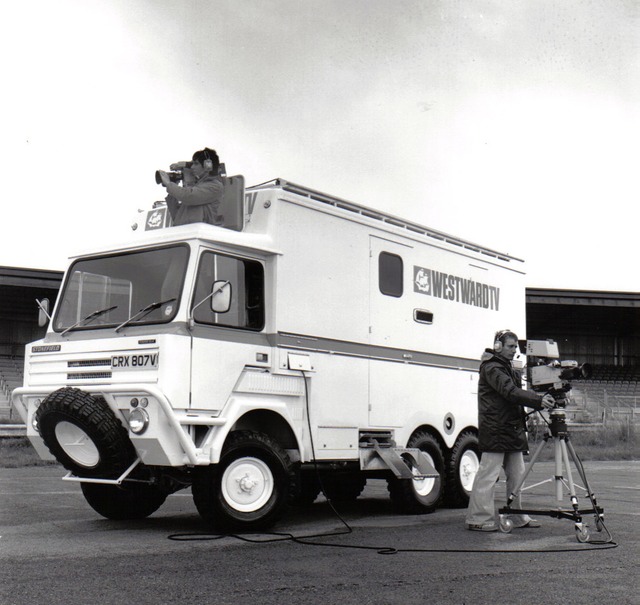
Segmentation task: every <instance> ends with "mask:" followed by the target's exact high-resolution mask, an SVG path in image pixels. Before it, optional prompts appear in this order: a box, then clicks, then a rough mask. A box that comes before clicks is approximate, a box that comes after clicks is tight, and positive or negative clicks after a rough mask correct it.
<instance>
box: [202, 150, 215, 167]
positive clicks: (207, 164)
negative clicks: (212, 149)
mask: <svg viewBox="0 0 640 605" xmlns="http://www.w3.org/2000/svg"><path fill="white" fill-rule="evenodd" d="M203 154H204V157H205V158H206V159H205V161H204V162H202V167H203V168H204V169H205V170H209V171H211V170H213V161H212V160H211V158H210V156H209V152H208V151H207V150H206V149H205V150H203Z"/></svg>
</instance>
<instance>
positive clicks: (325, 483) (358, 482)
mask: <svg viewBox="0 0 640 605" xmlns="http://www.w3.org/2000/svg"><path fill="white" fill-rule="evenodd" d="M366 484H367V478H366V477H365V476H364V475H360V474H350V475H335V476H326V477H323V479H322V487H324V492H325V495H326V496H327V498H328V499H329V500H331V501H332V502H352V501H353V500H356V499H357V498H358V496H359V495H360V494H361V493H362V490H363V489H364V487H365V485H366Z"/></svg>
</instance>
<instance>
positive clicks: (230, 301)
mask: <svg viewBox="0 0 640 605" xmlns="http://www.w3.org/2000/svg"><path fill="white" fill-rule="evenodd" d="M192 308H193V309H194V311H193V317H194V319H195V321H196V322H197V323H201V324H211V325H218V326H227V327H231V328H241V329H245V330H262V328H264V315H265V314H264V268H263V266H262V264H261V263H259V262H258V261H254V260H248V259H242V258H234V257H232V256H226V255H222V254H215V253H214V252H204V253H203V254H202V257H201V258H200V264H199V266H198V278H197V281H196V292H195V296H194V297H193V302H192Z"/></svg>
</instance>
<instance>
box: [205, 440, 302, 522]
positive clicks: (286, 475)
mask: <svg viewBox="0 0 640 605" xmlns="http://www.w3.org/2000/svg"><path fill="white" fill-rule="evenodd" d="M293 477H294V473H293V470H292V465H291V461H290V460H289V456H288V455H287V453H286V452H285V451H284V450H283V449H282V448H281V447H280V445H279V444H278V443H277V442H276V441H274V440H273V439H271V438H270V437H269V436H268V435H264V434H262V433H256V432H253V431H237V432H235V433H231V434H230V435H229V437H228V439H227V442H226V443H225V445H224V447H223V449H222V454H221V457H220V462H219V463H218V464H216V465H213V466H210V467H206V468H197V469H196V472H195V475H194V480H193V485H192V492H193V500H194V502H195V505H196V508H197V509H198V512H199V513H200V515H202V517H203V518H204V519H205V520H207V521H208V522H210V523H211V524H213V525H214V526H215V527H217V528H219V529H223V530H255V529H264V528H266V527H269V526H270V525H272V524H273V523H275V522H276V521H277V520H278V519H279V518H280V517H281V516H282V514H283V513H284V511H285V509H286V507H287V504H288V502H289V500H290V495H291V494H292V493H294V492H293V483H294V481H293Z"/></svg>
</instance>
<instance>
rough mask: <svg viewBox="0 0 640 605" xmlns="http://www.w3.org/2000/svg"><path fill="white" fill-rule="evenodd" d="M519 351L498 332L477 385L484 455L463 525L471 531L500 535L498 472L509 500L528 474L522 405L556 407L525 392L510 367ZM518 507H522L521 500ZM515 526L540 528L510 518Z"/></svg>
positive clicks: (525, 517) (515, 341)
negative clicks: (503, 478)
mask: <svg viewBox="0 0 640 605" xmlns="http://www.w3.org/2000/svg"><path fill="white" fill-rule="evenodd" d="M517 351H518V337H517V336H516V335H515V334H514V333H513V332H511V331H509V330H503V331H501V332H498V333H497V334H496V336H495V342H494V345H493V350H492V349H486V350H485V352H484V353H483V355H482V361H481V363H480V379H479V381H478V432H479V447H480V451H481V452H482V458H481V460H480V468H479V469H478V473H477V474H476V478H475V481H474V483H473V490H472V492H471V498H470V499H469V507H468V509H467V517H466V522H465V526H466V528H467V529H470V530H473V531H487V532H491V531H497V530H498V525H497V523H496V513H495V508H494V502H493V494H494V487H495V484H496V481H497V480H498V477H499V476H500V470H501V469H502V468H504V472H505V474H506V477H507V497H508V496H509V495H510V494H511V493H512V491H513V489H514V488H515V486H516V485H517V484H518V481H519V480H520V478H521V477H522V476H523V474H524V472H525V466H524V459H523V454H522V453H523V452H526V451H527V450H528V449H529V446H528V443H527V435H526V427H525V414H524V407H528V408H534V409H538V410H539V409H543V408H552V407H553V406H554V404H555V401H554V399H553V397H552V396H551V395H549V394H547V395H544V396H542V395H539V394H537V393H534V392H532V391H526V390H524V389H522V388H521V379H520V376H519V374H518V373H516V372H515V371H514V369H513V367H512V365H511V361H512V360H513V358H514V357H515V354H516V352H517ZM514 508H521V504H520V496H519V495H518V498H517V499H516V502H515V505H514ZM510 519H511V520H512V521H513V526H514V527H516V528H517V527H540V523H538V521H535V520H534V519H531V518H530V517H529V516H528V515H510Z"/></svg>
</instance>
